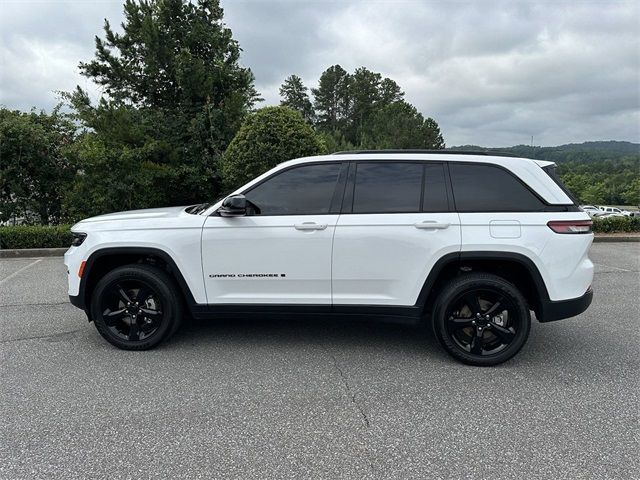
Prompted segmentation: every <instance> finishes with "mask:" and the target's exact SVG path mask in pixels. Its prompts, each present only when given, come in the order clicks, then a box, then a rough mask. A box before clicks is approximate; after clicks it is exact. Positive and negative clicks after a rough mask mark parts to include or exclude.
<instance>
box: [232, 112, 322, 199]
mask: <svg viewBox="0 0 640 480" xmlns="http://www.w3.org/2000/svg"><path fill="white" fill-rule="evenodd" d="M324 151H325V146H324V144H323V142H322V141H321V139H320V138H319V137H318V135H317V134H316V133H315V132H314V131H313V129H312V128H311V126H310V125H309V124H307V123H306V122H305V121H304V119H303V118H302V115H300V113H299V112H297V111H295V110H293V109H291V108H288V107H265V108H262V109H260V110H257V111H256V112H255V113H253V114H251V115H250V116H249V117H247V119H246V120H245V122H244V123H243V124H242V127H240V131H238V134H237V135H236V136H235V138H234V139H233V141H232V142H231V144H230V145H229V148H227V151H226V152H225V154H224V156H223V157H222V175H223V179H224V184H225V186H226V187H227V188H228V189H230V190H232V189H235V188H237V187H239V186H241V185H242V184H244V183H246V182H247V181H249V180H251V179H252V178H254V177H256V176H258V175H260V174H262V173H264V172H266V171H267V170H269V169H270V168H273V167H274V166H276V165H277V164H279V163H281V162H284V161H286V160H291V159H293V158H297V157H305V156H309V155H318V154H320V153H324Z"/></svg>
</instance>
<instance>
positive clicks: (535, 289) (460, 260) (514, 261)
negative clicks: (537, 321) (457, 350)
mask: <svg viewBox="0 0 640 480" xmlns="http://www.w3.org/2000/svg"><path fill="white" fill-rule="evenodd" d="M469 271H476V272H486V273H493V274H495V275H498V276H500V277H502V278H505V279H506V280H508V281H510V282H511V283H513V284H514V285H515V286H516V287H517V288H518V289H519V290H520V291H521V293H522V294H523V295H524V297H525V299H526V300H527V302H528V304H529V308H530V309H531V310H533V311H534V312H535V313H536V315H537V316H539V314H540V312H541V311H542V307H543V304H544V303H545V302H548V301H549V293H548V291H547V287H546V285H545V283H544V280H543V278H542V275H541V274H540V271H539V270H538V267H537V266H536V264H535V263H534V262H533V261H532V260H531V259H530V258H528V257H527V256H525V255H522V254H520V253H515V252H498V251H469V252H456V253H449V254H447V255H444V256H443V257H441V258H440V259H439V260H438V261H437V262H436V263H435V264H434V266H433V268H432V269H431V271H430V272H429V275H428V276H427V279H426V280H425V282H424V285H423V287H422V289H421V290H420V294H419V295H418V299H417V301H416V306H418V307H420V308H421V309H422V312H423V314H430V313H431V310H432V307H433V304H434V302H435V299H436V297H437V295H438V293H439V292H440V290H441V289H442V287H443V286H444V285H445V284H446V283H447V282H448V281H449V280H451V279H452V278H454V277H456V276H457V275H460V274H463V273H465V272H469Z"/></svg>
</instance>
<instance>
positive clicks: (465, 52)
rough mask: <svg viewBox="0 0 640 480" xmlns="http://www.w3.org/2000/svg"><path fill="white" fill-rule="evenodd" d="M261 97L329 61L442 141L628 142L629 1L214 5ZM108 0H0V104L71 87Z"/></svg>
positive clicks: (637, 10)
mask: <svg viewBox="0 0 640 480" xmlns="http://www.w3.org/2000/svg"><path fill="white" fill-rule="evenodd" d="M222 5H223V7H224V8H225V22H226V23H227V25H228V26H229V27H230V28H231V29H232V31H233V32H234V35H235V38H236V39H237V40H239V42H240V45H241V46H242V48H243V50H244V54H243V57H242V63H243V64H244V65H246V66H249V67H251V69H252V70H253V72H254V74H255V76H256V84H257V87H258V90H259V91H260V92H261V94H262V96H263V97H264V98H265V104H276V103H278V101H279V98H278V87H279V85H280V83H281V82H282V80H283V79H284V78H285V77H286V76H288V75H289V74H291V73H295V74H297V75H299V76H301V77H302V78H303V80H304V81H305V83H306V84H307V85H308V86H315V84H316V82H317V79H318V77H319V75H320V73H321V72H322V71H323V70H324V69H325V68H326V67H328V66H330V65H332V64H336V63H339V64H340V65H342V66H343V67H344V68H345V69H346V70H349V71H352V70H353V69H355V68H356V67H359V66H366V67H368V68H369V69H372V70H375V71H379V72H381V73H382V74H383V75H385V76H388V77H391V78H393V79H394V80H396V81H397V82H398V83H399V84H400V85H401V86H402V88H403V89H404V91H405V92H406V99H407V100H408V101H409V102H411V103H413V104H414V105H415V106H416V107H417V108H418V109H419V110H420V111H421V112H422V113H423V114H424V115H425V116H431V117H433V118H434V119H435V120H436V121H437V122H438V123H439V124H440V127H441V129H442V131H443V134H444V137H445V140H446V142H447V145H449V146H452V145H460V144H478V145H485V146H508V145H515V144H521V143H526V144H528V143H530V141H531V136H532V135H533V136H534V142H535V144H536V145H544V146H549V145H558V144H562V143H569V142H582V141H587V140H629V141H635V142H638V141H640V33H639V32H640V1H638V0H635V1H599V2H597V1H578V0H574V1H570V2H564V1H561V0H554V1H539V0H538V1H517V0H511V1H498V0H487V1H483V0H476V1H471V0H467V1H457V0H450V1H442V0H440V1H437V0H413V1H410V0H393V1H392V0H386V1H383V0H369V1H348V0H343V1H337V0H336V1H327V0H324V1H321V0H280V1H276V0H268V1H267V0H263V1H260V0H222ZM121 11H122V7H121V1H120V0H113V1H111V0H58V1H55V0H0V104H2V105H3V106H6V107H9V108H20V109H29V108H30V107H31V106H36V107H38V108H45V109H47V110H48V109H50V108H52V106H53V105H55V104H56V103H57V97H56V91H59V90H70V89H72V88H73V87H74V86H75V85H80V86H82V87H83V88H86V89H88V90H90V91H92V92H93V93H94V95H99V93H100V92H99V91H98V90H96V89H95V88H94V87H93V86H92V85H91V83H90V82H89V81H88V80H87V79H85V78H83V77H81V76H80V75H79V74H78V68H77V65H78V62H79V61H80V60H85V61H86V60H89V59H91V57H92V55H93V45H94V43H93V37H94V36H95V35H96V34H99V33H101V28H102V24H103V21H104V18H108V19H109V20H110V21H111V23H112V24H116V23H119V21H120V19H121V18H122V14H121Z"/></svg>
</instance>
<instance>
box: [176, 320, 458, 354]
mask: <svg viewBox="0 0 640 480" xmlns="http://www.w3.org/2000/svg"><path fill="white" fill-rule="evenodd" d="M221 339H223V340H224V342H225V343H226V344H228V343H229V342H231V343H233V342H238V343H241V344H244V345H246V344H247V343H251V344H258V345H259V344H264V345H265V346H266V345H272V344H276V345H278V346H281V347H295V346H300V345H309V346H321V347H322V346H324V347H345V348H348V347H359V348H363V347H366V348H371V349H372V350H377V349H395V348H401V349H402V350H404V351H407V352H413V353H420V354H425V353H426V354H429V355H433V356H438V357H440V356H442V357H443V358H444V357H446V355H445V354H444V353H443V352H441V350H440V347H439V345H438V344H437V341H436V339H435V338H433V335H432V334H431V332H430V329H429V326H428V325H404V324H397V323H388V322H381V321H372V320H370V319H367V320H352V319H344V318H342V319H341V318H331V317H322V318H320V317H311V318H297V317H291V318H290V317H287V318H275V317H272V316H269V317H265V318H255V317H252V318H242V317H238V318H231V319H229V318H224V319H215V320H194V319H186V320H185V322H184V324H183V325H182V328H181V329H180V330H179V331H178V333H176V335H175V336H174V337H173V338H172V339H171V340H170V341H169V343H170V344H175V345H176V346H177V345H180V346H179V348H184V344H190V345H196V346H197V345H203V344H209V343H217V342H219V341H220V340H221Z"/></svg>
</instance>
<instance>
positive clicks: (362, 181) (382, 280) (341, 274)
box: [332, 160, 460, 306]
mask: <svg viewBox="0 0 640 480" xmlns="http://www.w3.org/2000/svg"><path fill="white" fill-rule="evenodd" d="M459 250H460V222H459V220H458V215H457V214H456V213H455V212H454V211H453V205H452V201H451V192H450V187H449V186H448V182H447V176H446V169H445V165H444V164H443V163H440V162H411V161H397V160H396V161H367V160H363V161H354V162H352V163H351V165H350V168H349V180H348V182H347V187H346V191H345V198H344V201H343V206H342V214H341V216H340V218H339V220H338V223H337V225H336V231H335V238H334V244H333V257H332V269H333V275H332V278H333V303H334V305H341V304H344V305H348V304H365V305H402V306H411V305H414V304H415V303H416V300H417V298H418V295H419V293H420V290H421V288H422V286H423V284H424V281H425V280H426V278H427V275H428V273H429V272H430V270H431V268H432V267H433V265H434V263H435V262H436V261H437V260H438V259H439V258H440V257H442V256H443V255H446V254H448V253H452V252H458V251H459Z"/></svg>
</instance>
